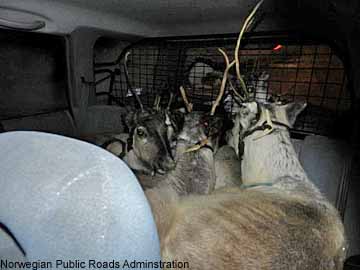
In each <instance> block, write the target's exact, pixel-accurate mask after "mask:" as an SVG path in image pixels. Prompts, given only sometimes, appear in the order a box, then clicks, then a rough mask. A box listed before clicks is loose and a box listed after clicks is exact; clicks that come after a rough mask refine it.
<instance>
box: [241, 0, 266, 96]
mask: <svg viewBox="0 0 360 270" xmlns="http://www.w3.org/2000/svg"><path fill="white" fill-rule="evenodd" d="M263 2H264V0H260V1H259V2H258V3H257V4H256V6H255V7H254V8H253V10H252V11H251V13H250V15H249V16H248V17H247V18H246V20H245V22H244V25H243V27H242V28H241V31H240V33H239V37H238V39H237V42H236V47H235V64H236V65H235V66H236V76H237V79H238V80H239V81H240V85H241V88H242V89H243V91H244V93H245V95H246V97H247V98H248V97H249V95H250V93H249V91H248V90H247V87H246V84H245V82H244V80H243V78H242V77H241V74H240V60H239V49H240V42H241V39H242V37H243V35H244V33H245V31H247V30H248V29H249V27H250V25H251V24H252V22H253V19H254V15H255V13H256V11H257V10H258V9H259V7H260V6H261V4H262V3H263Z"/></svg>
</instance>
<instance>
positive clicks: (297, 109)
mask: <svg viewBox="0 0 360 270" xmlns="http://www.w3.org/2000/svg"><path fill="white" fill-rule="evenodd" d="M306 105H307V103H306V102H304V101H297V102H291V103H288V104H286V105H284V107H285V112H286V116H287V119H288V121H289V124H290V125H291V126H293V125H294V124H295V121H296V118H297V117H298V115H299V114H300V113H301V112H302V111H303V110H304V109H305V108H306Z"/></svg>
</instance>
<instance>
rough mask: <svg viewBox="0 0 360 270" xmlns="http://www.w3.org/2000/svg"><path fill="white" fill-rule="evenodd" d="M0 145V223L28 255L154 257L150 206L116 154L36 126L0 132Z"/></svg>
mask: <svg viewBox="0 0 360 270" xmlns="http://www.w3.org/2000/svg"><path fill="white" fill-rule="evenodd" d="M0 149H1V150H0V152H1V155H0V172H1V174H0V184H1V188H0V205H1V207H0V222H1V223H3V224H4V225H5V226H6V227H7V228H8V229H9V230H10V231H11V232H12V233H13V235H14V237H15V238H16V239H17V241H18V242H19V244H20V245H21V247H22V248H23V249H24V251H25V252H26V259H27V260H30V261H36V260H45V261H55V260H61V259H62V260H83V261H86V262H87V261H88V260H97V261H106V262H108V261H112V260H115V261H124V260H128V261H131V260H138V261H159V260H160V246H159V240H158V235H157V230H156V226H155V223H154V220H153V216H152V213H151V210H150V206H149V204H148V202H147V200H146V197H145V195H144V193H143V191H142V189H141V187H140V185H139V183H138V181H137V179H136V177H135V176H134V174H133V173H132V172H131V170H130V169H129V168H128V167H127V165H126V164H125V163H124V162H123V161H121V160H120V159H119V158H117V157H115V156H114V155H112V154H110V153H108V152H107V151H105V150H103V149H101V148H99V147H97V146H94V145H91V144H88V143H85V142H82V141H78V140H75V139H71V138H66V137H63V136H58V135H53V134H46V133H41V132H7V133H2V134H0ZM86 268H87V267H86Z"/></svg>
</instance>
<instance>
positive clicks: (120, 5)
mask: <svg viewBox="0 0 360 270" xmlns="http://www.w3.org/2000/svg"><path fill="white" fill-rule="evenodd" d="M255 4H256V1H254V0H131V1H129V0H127V1H126V0H12V1H8V0H0V14H2V15H0V18H4V17H5V19H8V20H15V21H25V22H30V21H31V20H45V22H46V27H45V28H44V29H42V30H40V31H42V32H48V33H62V34H66V33H70V32H72V31H73V30H74V29H76V28H77V27H80V26H88V27H95V28H100V29H105V30H110V31H115V32H118V33H123V34H133V35H140V36H166V35H170V36H176V35H197V34H215V33H232V32H238V31H239V29H240V26H241V23H242V21H243V20H244V18H245V17H246V15H247V14H248V13H249V11H250V9H251V8H252V7H253V6H254V5H255Z"/></svg>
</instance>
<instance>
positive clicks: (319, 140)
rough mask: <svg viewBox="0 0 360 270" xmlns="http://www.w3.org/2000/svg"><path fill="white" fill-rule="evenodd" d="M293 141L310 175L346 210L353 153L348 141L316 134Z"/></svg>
mask: <svg viewBox="0 0 360 270" xmlns="http://www.w3.org/2000/svg"><path fill="white" fill-rule="evenodd" d="M293 143H294V146H295V149H296V152H297V153H298V155H299V159H300V162H301V164H302V165H303V167H304V169H305V171H306V173H307V174H308V176H309V178H310V179H311V180H312V181H313V182H314V183H315V184H316V186H317V187H318V188H319V189H320V191H321V192H322V193H323V194H324V195H325V196H326V197H327V198H328V199H329V200H330V201H331V202H332V203H333V204H334V205H335V206H336V207H337V208H338V209H339V211H340V212H343V211H344V205H342V204H343V203H344V201H346V199H345V198H343V196H346V195H347V194H346V192H344V190H346V189H347V186H348V184H349V180H350V178H349V170H350V164H351V156H352V155H351V151H350V149H349V147H348V146H347V144H346V143H344V142H341V141H338V140H332V139H329V138H327V137H324V136H315V135H313V136H307V137H306V138H305V139H304V140H293ZM341 214H342V215H343V213H341Z"/></svg>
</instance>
